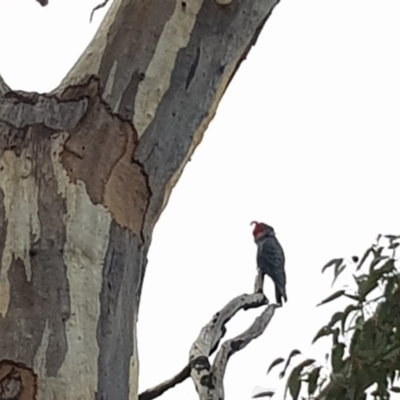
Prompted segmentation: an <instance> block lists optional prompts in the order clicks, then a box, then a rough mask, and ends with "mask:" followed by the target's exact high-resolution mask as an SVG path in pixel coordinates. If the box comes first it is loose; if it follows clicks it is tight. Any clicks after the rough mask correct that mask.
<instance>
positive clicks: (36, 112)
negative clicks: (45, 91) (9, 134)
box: [0, 92, 87, 130]
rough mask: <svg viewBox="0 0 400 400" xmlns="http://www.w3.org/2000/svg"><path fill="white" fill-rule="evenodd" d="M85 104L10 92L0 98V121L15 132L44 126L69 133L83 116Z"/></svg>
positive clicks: (83, 100) (85, 101) (33, 94)
mask: <svg viewBox="0 0 400 400" xmlns="http://www.w3.org/2000/svg"><path fill="white" fill-rule="evenodd" d="M86 108H87V100H86V99H80V100H76V101H60V100H59V99H57V98H56V97H52V96H45V95H39V94H38V93H23V92H22V93H17V92H10V93H8V94H7V97H3V98H0V121H3V122H5V123H7V124H9V125H12V126H15V127H16V128H23V127H28V126H32V125H35V124H43V125H44V126H45V127H47V128H49V129H54V130H57V129H72V128H74V127H75V125H76V124H77V123H78V122H79V120H80V118H81V117H82V116H83V115H84V114H85V112H86Z"/></svg>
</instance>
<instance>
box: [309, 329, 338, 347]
mask: <svg viewBox="0 0 400 400" xmlns="http://www.w3.org/2000/svg"><path fill="white" fill-rule="evenodd" d="M332 333H333V330H332V329H330V328H328V327H327V326H323V327H322V328H321V329H320V330H319V331H318V332H317V334H316V335H315V337H314V339H313V341H312V344H314V343H315V342H316V341H317V340H318V339H320V338H322V337H324V336H329V335H332Z"/></svg>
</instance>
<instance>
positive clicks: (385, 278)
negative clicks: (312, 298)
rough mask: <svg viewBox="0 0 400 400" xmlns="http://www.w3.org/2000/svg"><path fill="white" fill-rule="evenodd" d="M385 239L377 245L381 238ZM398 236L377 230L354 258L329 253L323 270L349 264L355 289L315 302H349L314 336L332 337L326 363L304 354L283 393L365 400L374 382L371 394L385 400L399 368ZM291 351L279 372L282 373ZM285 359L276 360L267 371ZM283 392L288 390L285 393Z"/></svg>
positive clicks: (297, 396) (341, 268) (328, 399)
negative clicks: (360, 252)
mask: <svg viewBox="0 0 400 400" xmlns="http://www.w3.org/2000/svg"><path fill="white" fill-rule="evenodd" d="M382 241H383V242H385V245H381V242H382ZM399 244H400V236H393V235H386V236H384V237H382V236H380V235H379V236H378V238H377V241H376V243H375V244H374V245H372V246H371V247H370V248H369V249H367V251H366V252H365V253H364V255H363V256H362V257H361V259H360V260H359V259H358V257H353V258H352V259H351V261H346V260H345V259H342V258H340V259H334V260H332V261H330V262H329V263H327V264H326V265H325V266H324V268H323V269H322V272H324V271H326V270H333V275H334V277H333V282H335V281H336V279H337V277H338V276H339V275H340V274H341V273H342V272H343V271H344V270H345V269H346V268H347V269H348V268H353V269H354V274H353V277H354V280H355V285H354V290H349V289H346V290H344V289H342V290H338V291H336V292H335V293H333V294H331V295H330V296H328V297H327V298H326V299H324V300H323V301H322V302H321V303H320V304H319V305H323V304H326V303H328V302H332V301H335V300H336V299H338V298H348V299H349V302H350V304H348V305H347V306H346V307H344V309H343V310H339V311H337V312H335V313H334V314H333V315H332V316H331V318H330V321H329V322H328V323H327V324H326V325H324V326H323V327H322V328H321V329H320V330H319V331H318V332H317V334H316V336H315V337H314V340H313V343H314V342H316V341H317V340H319V339H320V338H322V337H330V338H331V341H332V342H331V343H332V345H331V348H330V351H329V356H328V359H327V360H328V361H329V365H328V366H326V365H322V364H321V363H319V362H318V361H315V360H311V359H306V360H304V361H302V362H301V363H299V364H298V365H296V366H295V367H294V368H293V369H292V370H291V372H290V374H289V377H288V379H287V385H286V395H287V393H289V394H290V396H291V398H292V399H294V400H297V399H300V398H301V399H308V400H322V399H324V400H337V399H343V400H364V399H366V398H367V395H366V390H367V389H369V388H371V387H372V388H373V392H372V393H371V395H372V396H373V397H374V398H375V399H379V400H386V399H389V398H390V393H391V392H397V393H399V392H400V385H399V386H396V381H397V380H398V379H399V373H400V274H399V270H398V266H397V264H398V263H397V260H396V248H397V247H398V246H399ZM297 354H299V351H298V350H295V351H294V352H292V353H291V355H290V356H289V357H288V360H287V361H286V365H285V368H284V370H283V371H282V373H281V374H280V377H281V378H283V377H284V376H285V373H286V370H287V368H288V366H289V364H290V360H291V358H292V357H293V355H297ZM284 361H285V360H284V359H283V358H279V359H277V360H275V361H274V362H273V363H272V364H271V366H270V368H269V370H268V372H270V370H272V369H273V368H274V367H276V366H277V365H279V364H281V363H283V362H284ZM285 397H287V396H285Z"/></svg>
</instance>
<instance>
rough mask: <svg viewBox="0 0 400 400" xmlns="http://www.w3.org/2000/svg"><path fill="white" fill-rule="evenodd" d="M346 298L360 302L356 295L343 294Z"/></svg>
mask: <svg viewBox="0 0 400 400" xmlns="http://www.w3.org/2000/svg"><path fill="white" fill-rule="evenodd" d="M344 295H345V296H346V297H348V298H349V299H352V300H355V301H358V302H359V301H360V297H359V296H357V295H354V294H348V293H345V294H344Z"/></svg>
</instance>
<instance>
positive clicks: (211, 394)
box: [190, 293, 275, 400]
mask: <svg viewBox="0 0 400 400" xmlns="http://www.w3.org/2000/svg"><path fill="white" fill-rule="evenodd" d="M265 304H268V300H267V298H266V297H265V296H264V294H262V293H255V294H251V295H249V294H244V295H241V296H238V297H236V298H235V299H233V300H231V301H230V302H229V303H228V304H227V305H226V306H225V307H224V308H223V309H222V310H221V311H220V312H219V313H217V314H215V315H214V317H213V318H212V320H211V321H210V322H209V323H208V324H207V325H206V326H205V327H204V328H203V329H202V330H201V332H200V334H199V337H198V338H197V340H196V341H195V342H194V344H193V346H192V349H191V351H190V366H191V372H190V374H191V376H192V379H193V382H194V384H195V386H196V390H197V392H198V394H199V397H200V400H217V399H222V398H223V397H218V391H217V390H215V389H216V386H215V372H214V368H213V369H212V368H211V365H210V361H209V356H210V354H211V352H212V351H213V350H214V349H215V348H216V347H217V346H218V343H219V341H220V340H221V338H222V337H223V336H224V334H225V332H226V328H225V324H226V323H227V322H228V321H229V320H230V319H231V318H232V317H233V316H234V315H235V314H236V313H237V312H238V311H239V310H241V309H244V310H247V309H249V308H256V307H260V306H263V305H265ZM273 309H275V308H273ZM259 318H260V317H259ZM259 318H257V320H258V319H259ZM264 329H265V328H264ZM229 342H230V341H228V342H227V343H229ZM224 372H225V370H224V371H223V374H224ZM223 374H222V376H221V379H222V378H223Z"/></svg>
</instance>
